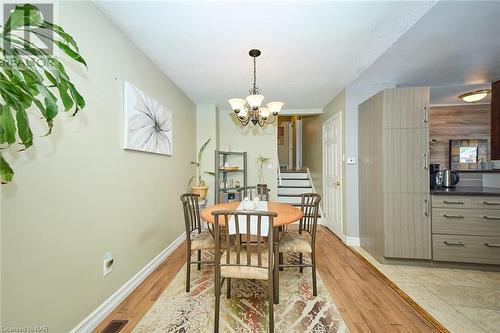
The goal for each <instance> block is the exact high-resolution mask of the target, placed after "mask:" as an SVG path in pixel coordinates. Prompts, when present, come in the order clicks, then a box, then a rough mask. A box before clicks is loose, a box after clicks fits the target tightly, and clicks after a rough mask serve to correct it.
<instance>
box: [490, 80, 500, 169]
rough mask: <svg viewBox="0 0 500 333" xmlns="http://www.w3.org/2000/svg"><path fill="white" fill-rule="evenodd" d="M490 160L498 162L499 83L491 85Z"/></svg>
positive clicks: (499, 136) (499, 157) (499, 126)
mask: <svg viewBox="0 0 500 333" xmlns="http://www.w3.org/2000/svg"><path fill="white" fill-rule="evenodd" d="M491 138H492V140H491V159H493V160H500V81H496V82H493V83H492V84H491Z"/></svg>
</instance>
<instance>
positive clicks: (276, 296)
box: [272, 228, 280, 304]
mask: <svg viewBox="0 0 500 333" xmlns="http://www.w3.org/2000/svg"><path fill="white" fill-rule="evenodd" d="M274 229H276V228H274ZM275 235H276V234H275ZM278 253H279V245H278V242H275V243H274V255H273V257H274V260H273V261H274V269H273V281H272V284H273V288H272V289H273V290H272V292H273V299H274V304H279V302H280V290H279V269H280V264H279V260H276V259H277V258H276V257H277V254H278Z"/></svg>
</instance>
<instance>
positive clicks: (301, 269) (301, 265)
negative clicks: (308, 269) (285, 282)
mask: <svg viewBox="0 0 500 333" xmlns="http://www.w3.org/2000/svg"><path fill="white" fill-rule="evenodd" d="M299 264H300V272H301V273H304V257H303V255H302V253H299Z"/></svg>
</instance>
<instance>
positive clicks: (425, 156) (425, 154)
mask: <svg viewBox="0 0 500 333" xmlns="http://www.w3.org/2000/svg"><path fill="white" fill-rule="evenodd" d="M423 157H424V170H427V169H429V156H428V155H427V153H424V155H423Z"/></svg>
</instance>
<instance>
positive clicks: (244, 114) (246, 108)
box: [228, 49, 284, 127]
mask: <svg viewBox="0 0 500 333" xmlns="http://www.w3.org/2000/svg"><path fill="white" fill-rule="evenodd" d="M248 54H249V55H250V56H251V57H252V58H253V86H252V88H251V89H250V90H249V91H248V92H249V93H250V95H249V96H247V97H246V98H245V99H243V98H231V99H230V100H228V102H229V104H230V105H231V109H233V111H234V113H236V115H237V116H238V120H239V122H240V123H241V124H242V125H243V126H246V125H248V123H249V122H252V124H254V125H257V124H258V125H259V126H261V127H262V126H264V125H266V124H272V123H273V122H274V121H275V120H276V118H277V117H276V116H277V115H278V113H279V112H280V111H281V108H282V107H283V105H284V103H283V102H270V103H267V105H266V107H261V106H260V105H261V104H262V101H263V100H264V96H263V95H262V94H261V90H260V88H259V87H257V83H256V82H257V74H256V73H257V72H256V70H255V59H256V58H257V57H258V56H260V50H255V49H253V50H250V52H248ZM271 115H272V117H271Z"/></svg>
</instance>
